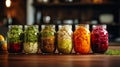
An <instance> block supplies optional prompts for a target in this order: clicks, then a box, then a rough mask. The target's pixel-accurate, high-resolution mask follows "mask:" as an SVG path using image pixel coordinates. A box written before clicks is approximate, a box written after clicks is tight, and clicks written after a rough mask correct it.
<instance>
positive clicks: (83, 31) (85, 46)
mask: <svg viewBox="0 0 120 67" xmlns="http://www.w3.org/2000/svg"><path fill="white" fill-rule="evenodd" d="M87 26H88V25H87ZM73 36H74V38H73V40H74V50H75V52H76V53H81V54H88V53H90V32H89V30H88V29H87V28H86V27H85V26H84V25H78V26H77V27H76V30H75V31H74V34H73Z"/></svg>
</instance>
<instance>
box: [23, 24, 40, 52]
mask: <svg viewBox="0 0 120 67" xmlns="http://www.w3.org/2000/svg"><path fill="white" fill-rule="evenodd" d="M38 46H39V45H38V26H37V25H26V26H25V32H24V52H25V53H37V52H38Z"/></svg>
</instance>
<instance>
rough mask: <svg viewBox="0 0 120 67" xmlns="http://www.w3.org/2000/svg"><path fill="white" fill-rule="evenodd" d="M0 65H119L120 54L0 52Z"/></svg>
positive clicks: (75, 66)
mask: <svg viewBox="0 0 120 67" xmlns="http://www.w3.org/2000/svg"><path fill="white" fill-rule="evenodd" d="M109 48H111V49H115V48H120V47H109ZM0 67H120V55H103V54H102V55H100V54H99V55H98V54H94V55H74V54H73V55H58V54H57V55H41V54H38V55H28V54H27V55H25V54H19V55H18V54H0Z"/></svg>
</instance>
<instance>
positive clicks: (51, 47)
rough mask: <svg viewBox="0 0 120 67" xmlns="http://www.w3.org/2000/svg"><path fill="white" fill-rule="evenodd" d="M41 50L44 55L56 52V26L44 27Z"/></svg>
mask: <svg viewBox="0 0 120 67" xmlns="http://www.w3.org/2000/svg"><path fill="white" fill-rule="evenodd" d="M40 48H41V51H42V53H54V52H55V49H56V46H55V25H42V31H41V44H40Z"/></svg>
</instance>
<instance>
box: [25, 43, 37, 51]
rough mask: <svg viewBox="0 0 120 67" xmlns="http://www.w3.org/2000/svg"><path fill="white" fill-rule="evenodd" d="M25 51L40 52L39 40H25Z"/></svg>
mask: <svg viewBox="0 0 120 67" xmlns="http://www.w3.org/2000/svg"><path fill="white" fill-rule="evenodd" d="M24 51H25V53H36V52H38V42H25V43H24Z"/></svg>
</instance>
